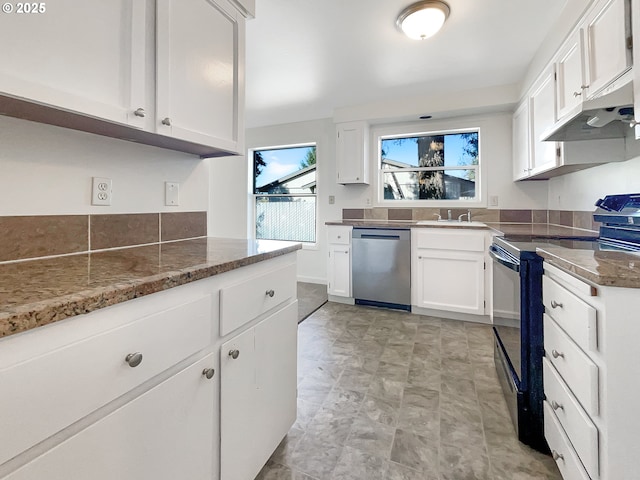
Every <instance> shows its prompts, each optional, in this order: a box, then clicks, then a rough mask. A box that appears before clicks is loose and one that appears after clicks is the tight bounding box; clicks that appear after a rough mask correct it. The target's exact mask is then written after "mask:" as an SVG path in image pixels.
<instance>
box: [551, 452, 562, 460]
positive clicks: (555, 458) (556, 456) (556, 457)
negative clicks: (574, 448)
mask: <svg viewBox="0 0 640 480" xmlns="http://www.w3.org/2000/svg"><path fill="white" fill-rule="evenodd" d="M551 456H552V457H553V459H554V460H556V461H557V460H558V459H559V460H562V461H564V455H563V454H561V453H558V452H556V451H555V450H553V451H552V452H551Z"/></svg>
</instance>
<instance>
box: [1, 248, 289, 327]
mask: <svg viewBox="0 0 640 480" xmlns="http://www.w3.org/2000/svg"><path fill="white" fill-rule="evenodd" d="M300 248H301V244H299V243H294V242H280V241H269V240H256V241H254V240H236V239H225V238H211V237H210V238H199V239H194V240H183V241H178V242H172V243H163V244H156V245H149V246H142V247H131V248H124V249H120V250H109V251H102V252H93V253H85V254H76V255H69V256H62V257H53V258H47V259H38V260H29V261H22V262H15V263H5V264H0V337H4V336H8V335H12V334H15V333H19V332H22V331H26V330H29V329H31V328H35V327H38V326H42V325H47V324H49V323H53V322H57V321H59V320H62V319H64V318H67V317H71V316H74V315H79V314H82V313H88V312H91V311H93V310H97V309H99V308H103V307H107V306H109V305H113V304H116V303H120V302H124V301H126V300H131V299H133V298H137V297H141V296H143V295H148V294H151V293H155V292H159V291H162V290H166V289H168V288H171V287H176V286H178V285H184V284H186V283H190V282H193V281H195V280H200V279H203V278H207V277H211V276H213V275H217V274H220V273H224V272H227V271H230V270H234V269H236V268H240V267H243V266H245V265H250V264H253V263H257V262H261V261H263V260H268V259H270V258H273V257H277V256H280V255H285V254H287V253H291V252H294V251H296V250H298V249H300Z"/></svg>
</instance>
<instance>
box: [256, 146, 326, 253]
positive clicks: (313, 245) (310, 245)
mask: <svg viewBox="0 0 640 480" xmlns="http://www.w3.org/2000/svg"><path fill="white" fill-rule="evenodd" d="M305 147H314V148H315V149H316V190H315V193H301V194H288V195H287V194H268V193H260V194H257V193H254V188H255V179H254V176H253V175H254V171H255V170H254V164H253V162H254V159H253V156H254V153H255V152H256V151H263V150H285V149H288V148H305ZM317 159H318V142H303V143H295V144H286V145H279V146H278V145H276V146H268V147H252V148H249V149H248V150H247V161H248V166H249V168H248V179H247V180H248V182H249V185H248V190H249V197H250V200H249V202H247V204H248V208H249V212H248V214H247V238H249V239H254V240H255V239H256V197H277V196H280V197H314V198H315V199H316V202H315V223H316V225H315V241H314V242H302V241H299V240H290V241H294V242H300V243H301V244H302V249H303V250H318V247H319V240H318V238H319V237H320V222H319V215H318V207H319V204H318V202H319V201H320V196H319V194H318V186H319V183H320V182H319V181H318V180H319V177H318V168H317Z"/></svg>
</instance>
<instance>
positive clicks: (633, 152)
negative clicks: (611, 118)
mask: <svg viewBox="0 0 640 480" xmlns="http://www.w3.org/2000/svg"><path fill="white" fill-rule="evenodd" d="M629 131H630V133H633V131H632V130H631V129H630V130H629ZM626 146H627V156H628V157H633V158H631V160H627V161H626V162H614V163H607V164H604V165H600V166H598V167H593V168H589V169H587V170H581V171H579V172H574V173H570V174H567V175H562V176H561V177H556V178H552V179H550V180H549V208H550V209H552V210H584V211H593V210H595V208H596V207H595V202H596V200H598V199H599V198H602V197H603V196H604V195H610V194H616V193H638V192H640V141H636V140H634V139H633V138H632V137H631V136H629V137H627V139H626Z"/></svg>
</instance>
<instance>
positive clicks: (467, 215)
mask: <svg viewBox="0 0 640 480" xmlns="http://www.w3.org/2000/svg"><path fill="white" fill-rule="evenodd" d="M449 211H451V210H449ZM465 215H466V217H467V222H471V210H467V213H463V214H462V215H459V216H458V221H459V222H461V221H462V217H464V216H465Z"/></svg>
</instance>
